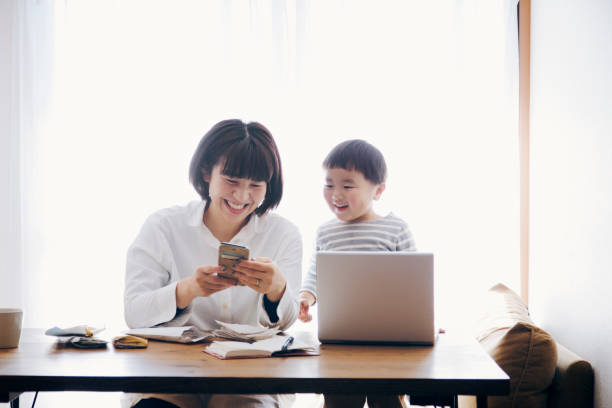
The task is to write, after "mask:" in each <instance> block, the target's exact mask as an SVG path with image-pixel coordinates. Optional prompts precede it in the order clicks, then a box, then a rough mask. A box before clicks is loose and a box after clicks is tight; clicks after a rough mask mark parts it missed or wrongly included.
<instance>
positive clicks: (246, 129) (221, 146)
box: [189, 119, 283, 215]
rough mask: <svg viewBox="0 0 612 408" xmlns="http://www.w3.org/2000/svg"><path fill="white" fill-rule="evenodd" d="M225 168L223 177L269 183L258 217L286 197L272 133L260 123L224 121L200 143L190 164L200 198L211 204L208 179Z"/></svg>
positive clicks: (257, 212)
mask: <svg viewBox="0 0 612 408" xmlns="http://www.w3.org/2000/svg"><path fill="white" fill-rule="evenodd" d="M218 163H221V164H222V165H223V168H222V169H221V174H224V175H227V176H229V177H236V178H247V179H251V180H256V181H265V182H266V196H265V198H264V200H263V202H262V203H261V205H260V206H259V207H257V209H256V210H255V214H257V215H262V214H265V213H266V212H267V211H268V210H269V209H272V208H274V207H276V206H277V205H278V204H279V203H280V200H281V197H282V196H283V174H282V169H281V161H280V156H279V153H278V149H277V147H276V143H275V142H274V138H272V134H271V133H270V131H269V130H268V129H266V127H265V126H263V125H262V124H260V123H258V122H249V123H245V122H243V121H241V120H239V119H228V120H223V121H221V122H219V123H217V124H216V125H214V126H213V127H212V128H211V129H210V130H209V131H208V132H207V133H206V134H205V135H204V136H203V137H202V140H200V143H199V144H198V147H197V149H196V151H195V152H194V154H193V157H192V158H191V164H190V165H189V181H190V182H191V184H192V185H193V187H194V188H195V189H196V191H197V192H198V194H199V195H200V197H202V199H203V200H204V201H206V203H207V205H208V204H209V202H210V195H209V192H208V188H209V184H208V182H207V181H206V180H205V178H206V177H207V176H210V175H211V174H212V170H213V167H215V166H216V165H217V164H218Z"/></svg>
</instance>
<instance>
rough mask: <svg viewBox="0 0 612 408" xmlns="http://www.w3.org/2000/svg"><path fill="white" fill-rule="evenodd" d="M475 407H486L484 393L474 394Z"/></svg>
mask: <svg viewBox="0 0 612 408" xmlns="http://www.w3.org/2000/svg"><path fill="white" fill-rule="evenodd" d="M476 407H477V408H487V396H486V395H477V396H476Z"/></svg>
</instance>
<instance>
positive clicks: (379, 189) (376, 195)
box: [373, 182, 387, 200]
mask: <svg viewBox="0 0 612 408" xmlns="http://www.w3.org/2000/svg"><path fill="white" fill-rule="evenodd" d="M386 187H387V185H386V184H385V183H384V182H382V183H380V184H379V185H377V186H376V190H375V191H374V197H373V199H374V200H378V199H379V198H380V196H381V195H382V193H383V191H385V188H386Z"/></svg>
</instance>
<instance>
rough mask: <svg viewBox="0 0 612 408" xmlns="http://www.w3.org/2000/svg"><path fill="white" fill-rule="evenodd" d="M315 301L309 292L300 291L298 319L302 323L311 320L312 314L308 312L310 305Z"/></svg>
mask: <svg viewBox="0 0 612 408" xmlns="http://www.w3.org/2000/svg"><path fill="white" fill-rule="evenodd" d="M314 302H315V298H314V296H313V295H312V293H310V292H300V314H299V315H298V319H300V320H301V321H303V322H304V323H306V322H309V321H311V320H312V315H311V314H310V313H308V310H309V309H310V305H312V304H313V303H314Z"/></svg>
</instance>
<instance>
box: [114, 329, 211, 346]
mask: <svg viewBox="0 0 612 408" xmlns="http://www.w3.org/2000/svg"><path fill="white" fill-rule="evenodd" d="M124 333H126V334H131V335H132V336H138V337H142V338H145V339H152V340H161V341H171V342H175V343H197V342H199V341H201V340H206V339H208V338H209V337H211V334H210V333H207V332H205V331H202V330H200V329H198V328H197V327H195V326H178V327H171V326H160V327H143V328H138V329H130V330H126V331H125V332H124Z"/></svg>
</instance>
